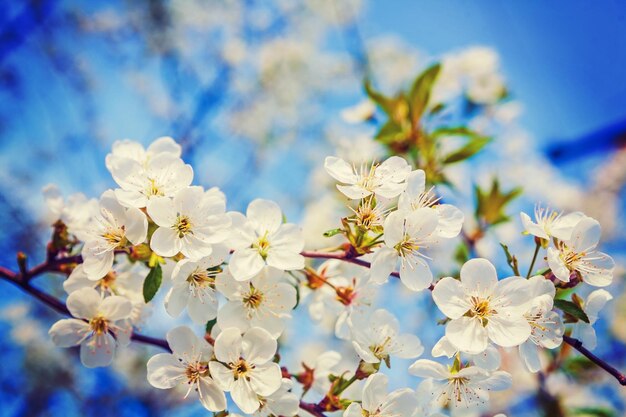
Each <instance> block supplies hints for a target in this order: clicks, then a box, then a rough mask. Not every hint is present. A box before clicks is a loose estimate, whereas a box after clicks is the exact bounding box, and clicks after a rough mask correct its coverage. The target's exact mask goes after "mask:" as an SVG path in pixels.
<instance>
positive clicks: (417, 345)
mask: <svg viewBox="0 0 626 417" xmlns="http://www.w3.org/2000/svg"><path fill="white" fill-rule="evenodd" d="M348 325H349V327H350V332H351V338H352V346H353V347H354V349H355V350H356V352H357V354H358V355H359V356H360V357H361V359H362V360H363V361H365V362H367V363H379V362H381V361H385V362H386V363H387V364H389V357H390V356H396V357H398V358H403V359H412V358H416V357H418V356H420V355H421V354H422V352H424V347H423V346H422V343H421V341H420V340H419V338H418V337H417V336H415V335H412V334H409V333H403V334H400V323H399V322H398V319H396V318H395V317H394V315H393V314H391V313H390V312H389V311H387V310H385V309H378V310H376V311H374V312H373V313H371V314H370V315H364V314H352V315H351V316H350V318H349V319H348Z"/></svg>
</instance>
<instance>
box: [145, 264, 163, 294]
mask: <svg viewBox="0 0 626 417" xmlns="http://www.w3.org/2000/svg"><path fill="white" fill-rule="evenodd" d="M162 280H163V271H162V270H161V265H160V264H158V263H157V264H156V266H155V267H154V268H152V269H151V270H150V273H148V276H147V277H146V279H145V281H144V282H143V299H144V300H145V301H146V303H148V302H150V300H152V299H153V298H154V296H155V295H156V293H157V291H158V290H159V287H160V286H161V281H162Z"/></svg>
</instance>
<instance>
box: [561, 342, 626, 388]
mask: <svg viewBox="0 0 626 417" xmlns="http://www.w3.org/2000/svg"><path fill="white" fill-rule="evenodd" d="M563 341H564V342H565V343H567V344H568V345H570V346H571V347H573V348H574V349H576V350H577V351H579V352H580V353H582V354H583V355H585V356H586V357H587V359H589V360H590V361H591V362H593V363H595V364H596V365H598V366H599V367H600V368H602V369H604V370H605V371H607V372H608V373H609V374H611V375H612V376H613V377H614V378H615V379H617V380H618V381H619V383H620V385H624V386H626V375H624V374H622V373H621V372H620V371H618V370H617V369H615V368H614V367H612V366H611V365H609V364H608V363H606V362H605V361H603V360H602V359H600V358H599V357H597V356H596V355H594V354H593V353H592V352H591V351H590V350H589V349H587V348H586V347H584V346H583V342H581V341H580V340H578V339H574V338H573V337H570V336H566V335H565V336H563Z"/></svg>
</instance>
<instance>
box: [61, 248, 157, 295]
mask: <svg viewBox="0 0 626 417" xmlns="http://www.w3.org/2000/svg"><path fill="white" fill-rule="evenodd" d="M148 272H149V269H148V268H147V267H146V266H145V265H144V264H142V263H141V262H134V263H133V262H130V261H129V260H128V256H127V255H126V254H119V255H117V256H116V257H115V264H114V265H113V269H111V271H109V273H107V274H106V275H105V276H104V277H102V278H100V279H99V280H92V279H90V278H89V276H88V275H87V273H86V272H85V268H84V266H83V265H82V264H80V265H77V266H76V268H74V270H73V271H72V273H71V274H70V275H69V276H68V277H67V279H66V280H65V281H63V289H64V290H65V292H67V293H68V294H71V293H73V292H74V291H77V290H80V289H82V288H95V289H97V290H99V291H100V292H101V293H105V294H110V295H122V296H124V297H127V298H128V297H130V296H132V295H134V294H136V293H138V292H141V291H142V288H143V281H144V280H145V278H146V275H148Z"/></svg>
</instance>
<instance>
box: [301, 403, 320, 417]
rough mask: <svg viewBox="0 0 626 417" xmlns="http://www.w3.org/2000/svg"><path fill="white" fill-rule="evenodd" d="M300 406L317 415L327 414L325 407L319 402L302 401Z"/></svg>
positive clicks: (316, 416) (317, 416) (318, 416)
mask: <svg viewBox="0 0 626 417" xmlns="http://www.w3.org/2000/svg"><path fill="white" fill-rule="evenodd" d="M300 408H301V409H303V410H304V411H307V412H309V413H310V414H313V415H314V416H315V417H326V414H324V409H323V408H322V406H321V405H319V404H313V403H307V402H304V401H300Z"/></svg>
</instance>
